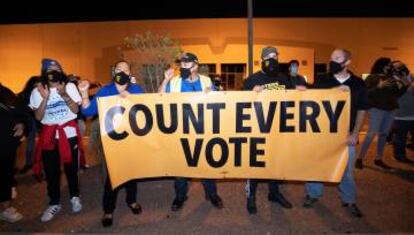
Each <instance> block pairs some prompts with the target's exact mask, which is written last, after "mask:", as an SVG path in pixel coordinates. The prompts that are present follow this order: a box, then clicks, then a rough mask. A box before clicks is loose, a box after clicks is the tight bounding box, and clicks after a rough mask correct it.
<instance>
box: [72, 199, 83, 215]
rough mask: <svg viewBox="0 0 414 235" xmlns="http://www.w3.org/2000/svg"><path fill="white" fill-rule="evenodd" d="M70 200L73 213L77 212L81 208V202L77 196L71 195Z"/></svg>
mask: <svg viewBox="0 0 414 235" xmlns="http://www.w3.org/2000/svg"><path fill="white" fill-rule="evenodd" d="M70 202H71V203H72V212H73V213H79V212H80V211H81V210H82V204H81V202H80V198H79V197H72V199H70Z"/></svg>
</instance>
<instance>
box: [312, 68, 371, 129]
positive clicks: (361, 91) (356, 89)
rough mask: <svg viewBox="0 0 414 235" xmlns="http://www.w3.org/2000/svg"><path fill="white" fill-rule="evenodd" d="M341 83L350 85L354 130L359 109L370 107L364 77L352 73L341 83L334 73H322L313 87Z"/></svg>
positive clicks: (319, 87) (322, 87)
mask: <svg viewBox="0 0 414 235" xmlns="http://www.w3.org/2000/svg"><path fill="white" fill-rule="evenodd" d="M341 85H346V86H349V88H350V90H351V117H350V125H349V130H350V131H352V130H353V129H354V126H355V122H356V116H357V112H358V111H359V110H367V109H368V93H367V88H366V86H365V83H364V81H363V80H362V78H360V77H357V76H355V75H354V74H352V73H351V77H350V78H349V79H348V80H346V81H345V82H344V83H343V84H341V83H340V82H339V81H338V80H337V79H336V78H335V77H334V76H333V74H332V73H327V74H322V75H320V76H318V77H317V78H316V80H315V82H314V84H313V85H311V86H310V87H311V88H316V89H328V88H334V87H338V86H341Z"/></svg>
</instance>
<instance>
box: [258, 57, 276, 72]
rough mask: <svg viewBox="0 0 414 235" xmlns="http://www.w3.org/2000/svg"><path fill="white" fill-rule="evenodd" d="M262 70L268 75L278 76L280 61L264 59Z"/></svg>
mask: <svg viewBox="0 0 414 235" xmlns="http://www.w3.org/2000/svg"><path fill="white" fill-rule="evenodd" d="M262 70H263V72H265V73H266V74H267V75H268V76H276V75H277V73H278V72H279V61H277V60H276V59H273V58H270V59H267V60H263V61H262Z"/></svg>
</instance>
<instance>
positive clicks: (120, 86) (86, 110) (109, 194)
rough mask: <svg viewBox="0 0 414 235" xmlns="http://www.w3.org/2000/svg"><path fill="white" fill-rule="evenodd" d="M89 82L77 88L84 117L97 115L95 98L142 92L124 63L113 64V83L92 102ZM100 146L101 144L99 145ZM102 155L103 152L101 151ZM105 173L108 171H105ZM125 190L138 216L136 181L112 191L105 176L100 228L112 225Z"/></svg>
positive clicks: (139, 206)
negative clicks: (119, 196)
mask: <svg viewBox="0 0 414 235" xmlns="http://www.w3.org/2000/svg"><path fill="white" fill-rule="evenodd" d="M89 86H90V84H89V82H88V81H86V80H83V81H81V82H79V85H78V88H79V91H80V92H81V95H82V108H81V111H82V114H83V115H84V116H85V117H91V116H95V115H97V114H98V104H97V98H99V97H107V96H115V95H120V96H121V97H126V96H127V95H128V94H141V93H144V90H143V89H142V88H141V87H140V86H139V85H136V84H133V83H131V67H130V65H129V64H128V62H126V61H119V62H117V63H116V64H115V68H114V71H113V81H112V82H111V83H110V84H108V85H106V86H104V87H102V88H101V89H100V90H99V91H98V92H97V93H96V95H95V96H94V97H93V99H92V100H90V99H89V94H88V89H89ZM100 146H101V144H100ZM102 153H103V151H102ZM106 172H108V170H107V169H106ZM121 188H125V189H126V203H127V205H128V207H129V208H130V209H131V211H132V213H133V214H140V213H141V212H142V208H141V205H140V204H138V203H137V184H136V181H134V180H131V181H128V182H126V183H125V184H124V185H122V186H119V187H117V188H116V189H112V185H111V181H110V178H109V175H108V174H106V177H105V186H104V193H103V203H102V204H103V205H102V206H103V211H104V215H103V217H102V220H101V222H102V226H104V227H109V226H112V224H113V213H114V210H115V207H116V199H117V196H118V192H119V189H121Z"/></svg>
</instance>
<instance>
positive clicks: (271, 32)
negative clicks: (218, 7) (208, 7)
mask: <svg viewBox="0 0 414 235" xmlns="http://www.w3.org/2000/svg"><path fill="white" fill-rule="evenodd" d="M413 29H414V19H404V18H396V19H381V18H378V19H377V18H364V19H356V18H343V19H341V18H335V19H330V18H311V19H307V18H281V19H278V18H272V19H265V18H259V19H255V20H254V38H255V39H254V40H255V46H254V57H255V67H254V69H255V70H257V69H259V67H260V63H259V59H260V58H259V57H260V49H261V47H262V46H265V45H275V46H277V47H278V49H279V51H280V61H281V62H288V61H289V60H290V59H293V58H295V59H298V60H299V61H301V62H302V61H303V62H304V63H305V64H306V65H303V66H301V67H300V73H301V74H304V75H306V76H307V77H308V78H310V79H311V80H312V78H313V64H314V63H327V62H328V61H329V55H330V53H331V51H332V50H333V49H334V48H335V47H344V48H347V49H349V50H351V52H352V53H353V59H352V62H353V63H352V69H353V70H354V72H356V73H357V74H359V75H360V74H362V73H366V72H368V71H369V70H370V66H371V64H372V63H373V61H374V60H375V59H376V58H377V57H379V56H389V57H391V58H393V59H400V60H402V61H404V62H406V63H407V64H408V66H409V67H411V68H414V40H412V38H414V30H413ZM145 31H151V32H153V33H157V34H170V35H171V37H172V38H174V39H177V40H179V41H180V43H181V45H182V47H183V49H184V50H186V51H192V52H194V53H196V54H197V55H198V56H199V59H200V62H201V63H216V64H220V63H246V64H247V44H246V42H247V20H246V19H194V20H191V19H190V20H148V21H124V22H99V23H65V24H28V25H2V26H0V58H1V59H0V71H1V72H0V82H1V83H3V84H4V85H6V86H8V87H10V88H11V89H12V90H14V91H16V92H17V91H20V90H21V89H22V87H23V85H24V83H25V81H26V80H27V78H28V77H30V76H31V75H35V74H39V72H40V60H41V59H42V58H43V57H51V58H54V59H57V60H59V61H60V62H61V63H62V65H63V67H64V69H65V71H66V72H67V73H75V74H78V75H80V76H81V77H83V78H87V79H90V80H94V81H99V82H102V83H105V82H107V81H109V79H110V67H111V64H112V63H113V62H114V61H116V60H117V56H118V54H117V53H118V52H117V46H118V45H119V44H120V43H121V42H122V40H123V38H124V37H126V36H128V35H133V34H135V33H142V32H145ZM217 68H218V69H219V68H220V66H217ZM218 72H220V71H218Z"/></svg>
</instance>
